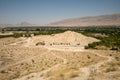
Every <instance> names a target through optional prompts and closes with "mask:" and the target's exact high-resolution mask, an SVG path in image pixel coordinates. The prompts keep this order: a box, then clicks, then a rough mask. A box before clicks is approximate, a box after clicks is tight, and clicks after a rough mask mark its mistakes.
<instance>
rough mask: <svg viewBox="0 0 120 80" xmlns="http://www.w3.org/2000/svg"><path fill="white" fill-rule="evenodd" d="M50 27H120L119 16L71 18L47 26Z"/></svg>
mask: <svg viewBox="0 0 120 80" xmlns="http://www.w3.org/2000/svg"><path fill="white" fill-rule="evenodd" d="M49 25H50V26H109V25H116V26H118V25H120V14H112V15H101V16H90V17H83V18H71V19H65V20H61V21H58V22H54V23H51V24H49Z"/></svg>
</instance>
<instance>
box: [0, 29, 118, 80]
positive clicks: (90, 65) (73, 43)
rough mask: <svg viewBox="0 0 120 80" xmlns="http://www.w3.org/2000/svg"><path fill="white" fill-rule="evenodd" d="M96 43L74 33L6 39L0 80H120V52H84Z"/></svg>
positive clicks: (1, 51) (1, 48)
mask: <svg viewBox="0 0 120 80" xmlns="http://www.w3.org/2000/svg"><path fill="white" fill-rule="evenodd" d="M96 41H99V40H97V39H95V38H92V37H87V36H85V35H82V34H81V33H76V32H73V31H66V32H64V33H59V34H54V35H39V36H35V37H24V38H10V37H9V38H2V39H0V80H120V76H119V75H120V63H119V62H120V52H117V51H110V50H91V49H90V50H86V49H83V48H82V47H84V46H85V45H87V44H88V43H91V42H96ZM81 48H82V49H81Z"/></svg>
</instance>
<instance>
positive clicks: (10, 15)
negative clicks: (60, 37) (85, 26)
mask: <svg viewBox="0 0 120 80" xmlns="http://www.w3.org/2000/svg"><path fill="white" fill-rule="evenodd" d="M118 13H120V0H0V24H17V23H20V22H29V23H33V24H37V25H43V24H48V23H51V22H56V21H60V20H63V19H68V18H80V17H85V16H97V15H104V14H118Z"/></svg>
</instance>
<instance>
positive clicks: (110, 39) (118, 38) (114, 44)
mask: <svg viewBox="0 0 120 80" xmlns="http://www.w3.org/2000/svg"><path fill="white" fill-rule="evenodd" d="M97 31H98V32H97ZM95 33H101V34H105V35H106V37H100V36H93V35H91V34H95ZM83 34H85V35H87V36H92V37H95V38H97V39H100V40H101V41H100V42H93V43H91V44H88V46H85V48H86V49H89V48H92V49H93V48H94V49H95V48H96V46H100V45H103V46H105V47H108V48H110V49H111V50H119V49H120V28H118V29H116V28H115V29H114V28H112V29H111V28H110V29H109V28H108V29H97V30H95V29H93V30H85V31H84V32H83Z"/></svg>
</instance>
